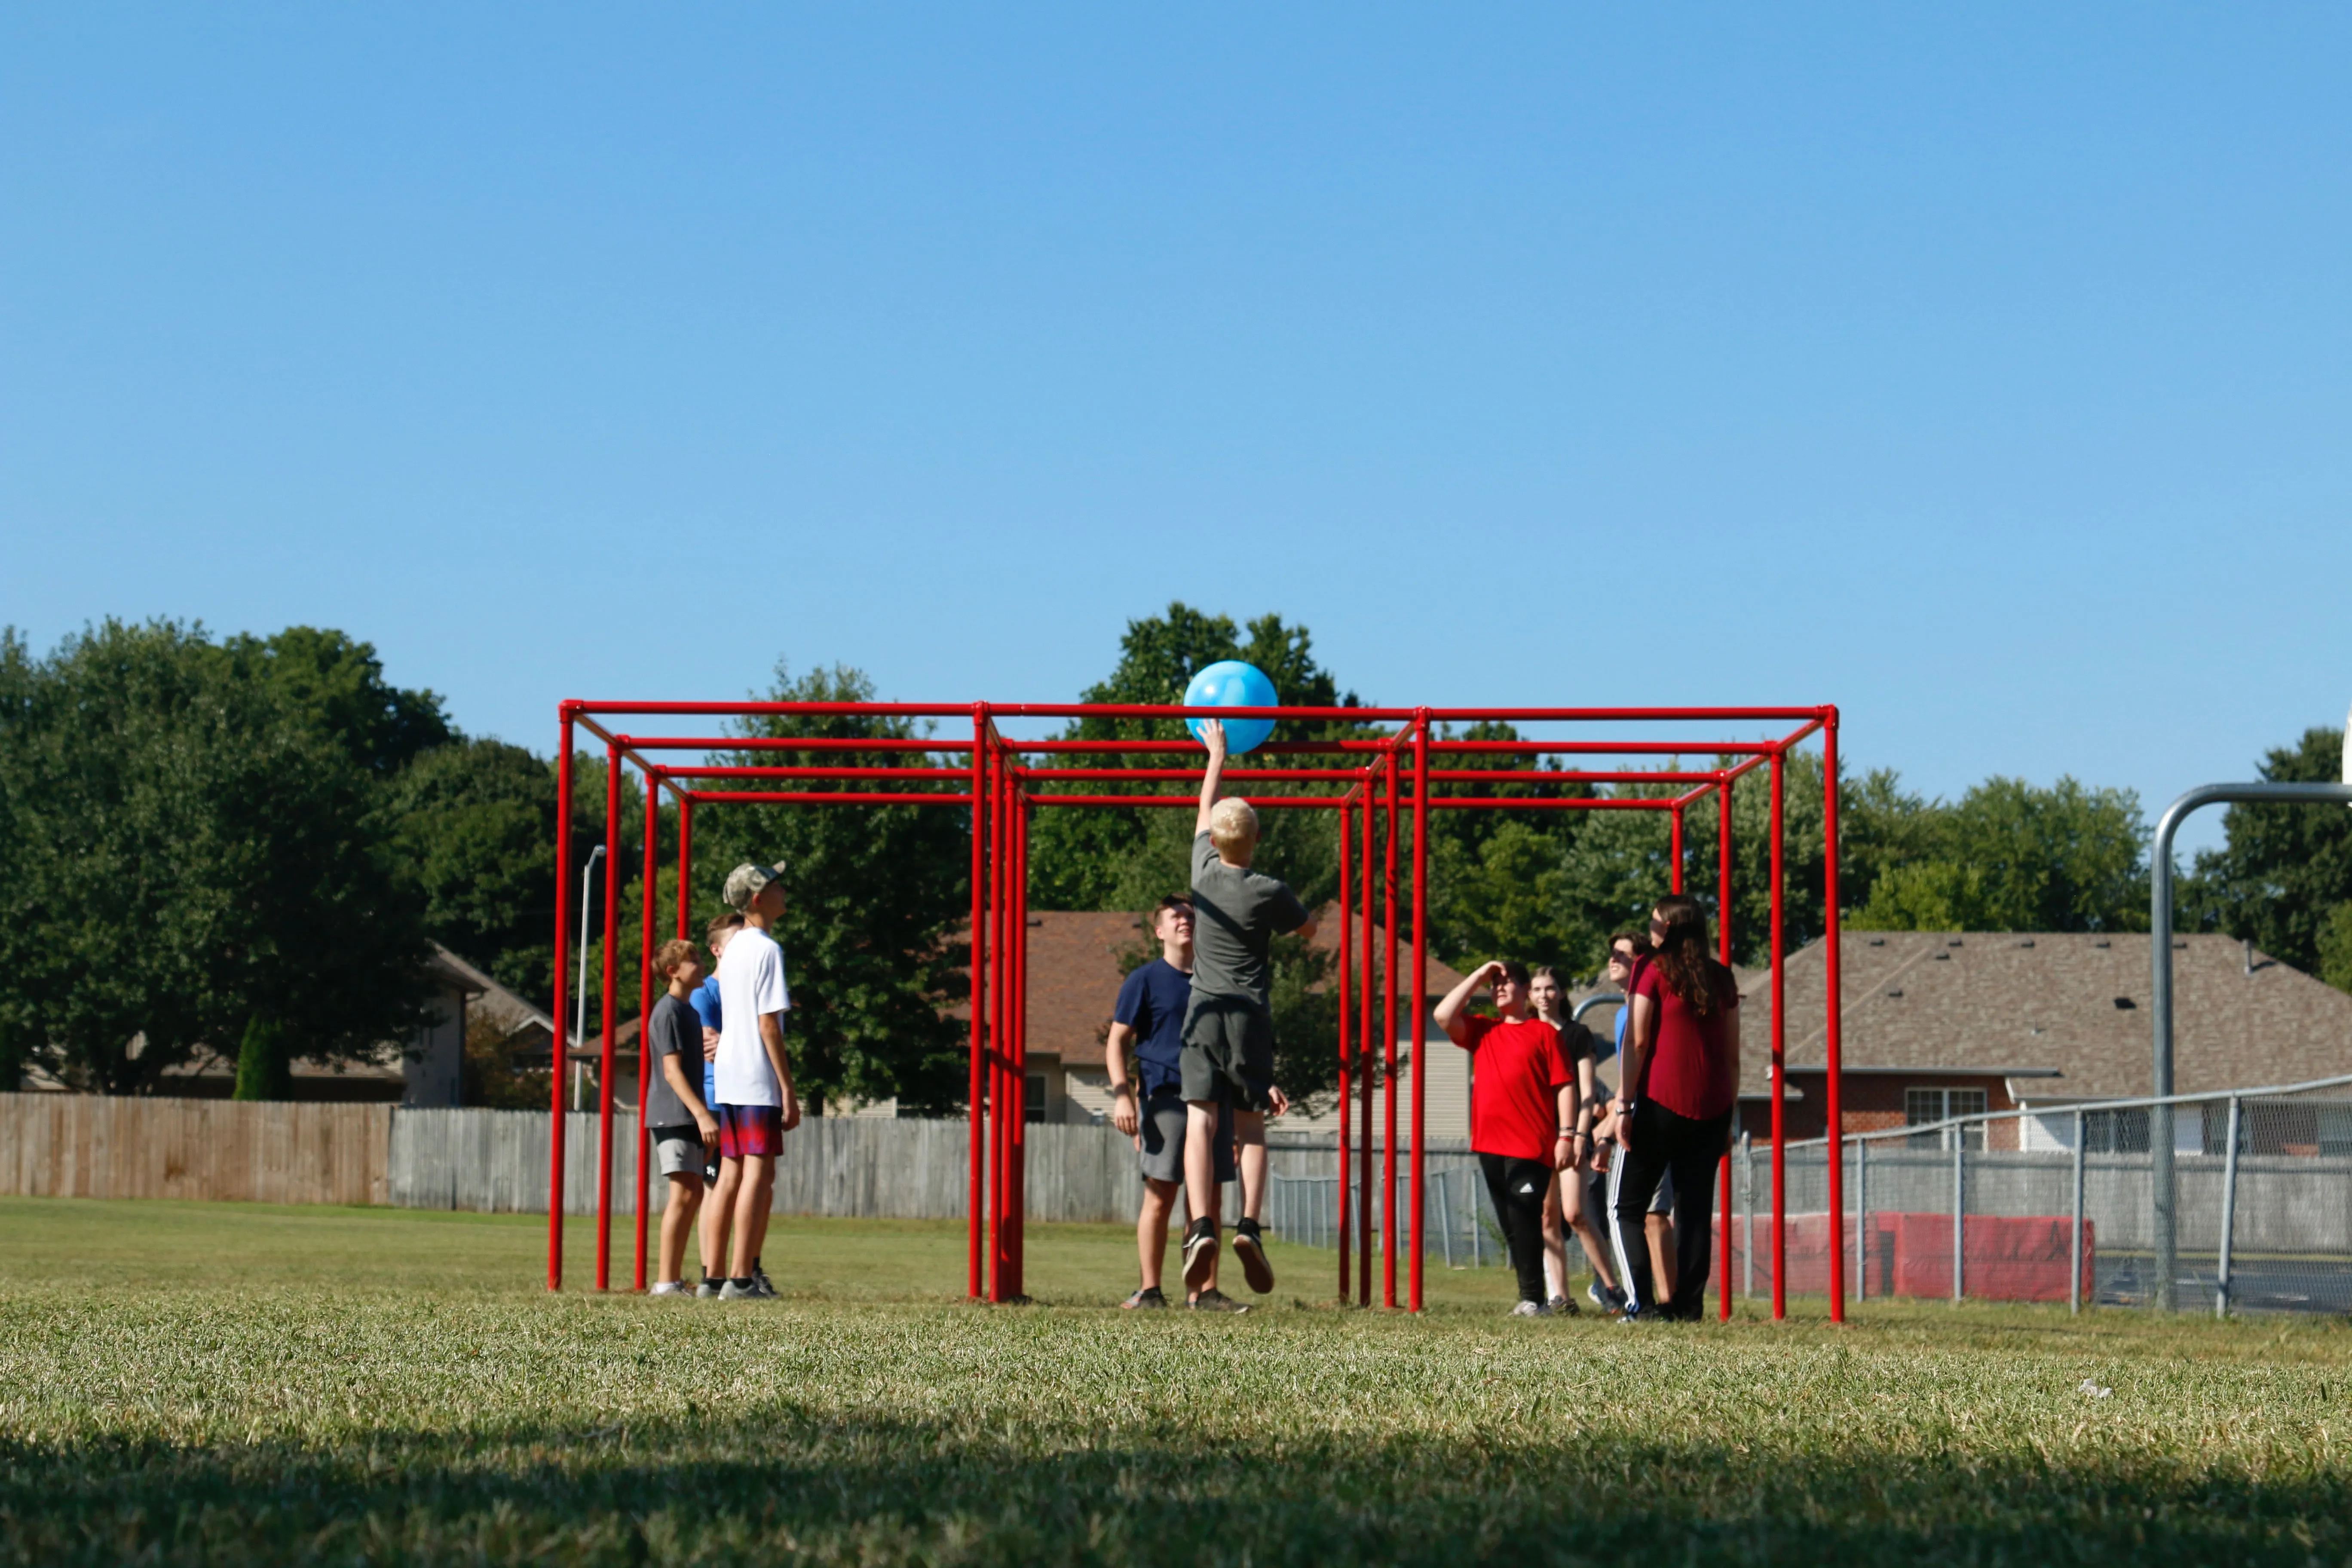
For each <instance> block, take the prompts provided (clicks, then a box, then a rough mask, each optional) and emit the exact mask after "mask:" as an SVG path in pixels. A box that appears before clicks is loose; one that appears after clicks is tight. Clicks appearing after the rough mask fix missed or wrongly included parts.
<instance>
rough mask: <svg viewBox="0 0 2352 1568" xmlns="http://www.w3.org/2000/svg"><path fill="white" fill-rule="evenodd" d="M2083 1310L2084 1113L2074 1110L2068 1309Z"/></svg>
mask: <svg viewBox="0 0 2352 1568" xmlns="http://www.w3.org/2000/svg"><path fill="white" fill-rule="evenodd" d="M2066 1310H2068V1311H2069V1312H2080V1311H2081V1310H2083V1113H2082V1112H2081V1111H2079V1110H2077V1111H2076V1112H2074V1266H2073V1267H2072V1268H2069V1269H2067V1271H2066Z"/></svg>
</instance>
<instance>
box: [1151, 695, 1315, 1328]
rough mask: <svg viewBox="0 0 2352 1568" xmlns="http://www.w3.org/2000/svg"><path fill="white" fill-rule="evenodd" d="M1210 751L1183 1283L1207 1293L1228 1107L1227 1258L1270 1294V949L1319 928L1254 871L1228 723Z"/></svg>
mask: <svg viewBox="0 0 2352 1568" xmlns="http://www.w3.org/2000/svg"><path fill="white" fill-rule="evenodd" d="M1201 733H1202V741H1203V742H1204V743H1205V744H1206V745H1207V747H1208V751H1209V767H1208V772H1207V773H1204V774H1203V775H1202V779H1201V809H1200V813H1199V815H1198V816H1195V817H1194V818H1193V820H1192V835H1193V837H1192V908H1193V912H1194V921H1195V929H1194V931H1193V935H1192V1001H1191V1003H1190V1004H1189V1005H1187V1007H1186V1009H1185V1013H1184V1048H1183V1053H1182V1056H1181V1060H1180V1065H1179V1073H1180V1077H1181V1087H1182V1091H1183V1095H1184V1102H1185V1108H1186V1109H1185V1130H1184V1196H1185V1201H1186V1204H1187V1205H1188V1206H1189V1207H1190V1208H1191V1209H1192V1225H1191V1226H1189V1227H1188V1228H1187V1229H1186V1231H1185V1233H1184V1283H1185V1284H1186V1285H1188V1286H1190V1287H1191V1288H1192V1289H1202V1288H1203V1287H1205V1286H1206V1285H1207V1283H1208V1281H1209V1279H1210V1276H1211V1271H1212V1269H1213V1268H1214V1267H1215V1264H1216V1258H1217V1168H1216V1152H1217V1142H1218V1140H1217V1111H1218V1107H1219V1105H1220V1104H1221V1103H1225V1102H1229V1103H1230V1104H1231V1105H1232V1107H1233V1118H1234V1142H1237V1143H1238V1144H1240V1146H1241V1161H1240V1164H1241V1178H1242V1217H1241V1222H1240V1223H1239V1224H1238V1225H1236V1226H1234V1253H1235V1254H1236V1255H1238V1256H1239V1257H1240V1258H1241V1260H1242V1272H1243V1274H1244V1275H1245V1276H1246V1277H1247V1278H1248V1279H1249V1285H1250V1289H1253V1290H1255V1291H1256V1292H1257V1293H1258V1294H1260V1295H1264V1294H1265V1293H1266V1292H1267V1291H1269V1290H1271V1289H1274V1268H1273V1265H1271V1264H1270V1263H1268V1262H1267V1261H1266V1256H1265V1242H1264V1241H1263V1240H1262V1239H1261V1237H1259V1235H1258V1211H1259V1207H1260V1205H1263V1204H1264V1203H1265V1119H1266V1115H1267V1113H1268V1112H1272V1113H1273V1114H1274V1115H1276V1116H1279V1115H1281V1114H1282V1113H1283V1112H1284V1111H1286V1110H1289V1109H1290V1101H1289V1100H1287V1099H1286V1098H1285V1097H1284V1095H1283V1092H1282V1090H1280V1089H1276V1087H1275V1084H1274V1011H1273V1008H1272V1005H1271V994H1272V991H1273V988H1274V974H1273V970H1272V968H1271V966H1270V965H1269V964H1268V963H1267V961H1266V945H1267V943H1269V942H1271V941H1272V940H1273V939H1274V938H1275V937H1276V935H1278V934H1283V933H1286V932H1297V934H1298V935H1299V936H1300V937H1302V938H1306V939H1307V940H1310V941H1311V940H1312V939H1313V938H1314V935H1315V921H1314V920H1313V918H1312V917H1310V916H1309V915H1308V914H1307V908H1306V906H1305V905H1303V904H1301V903H1300V902H1299V901H1298V895H1297V894H1296V893H1294V892H1292V891H1291V890H1290V889H1289V888H1288V887H1287V886H1286V885H1285V884H1284V883H1283V882H1282V881H1281V880H1280V879H1277V878H1274V877H1267V876H1263V875H1261V874H1260V873H1258V872H1256V871H1253V870H1251V869H1250V861H1251V859H1252V858H1255V855H1256V854H1257V839H1258V826H1257V813H1256V812H1255V811H1253V810H1251V809H1250V804H1249V802H1247V801H1245V800H1219V799H1218V798H1217V785H1218V783H1219V781H1220V779H1221V777H1222V776H1223V773H1224V768H1225V727H1224V725H1223V723H1221V722H1220V721H1217V720H1214V719H1211V720H1208V721H1205V722H1203V723H1202V726H1201Z"/></svg>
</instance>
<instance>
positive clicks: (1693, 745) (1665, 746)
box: [1429, 741, 1786, 757]
mask: <svg viewBox="0 0 2352 1568" xmlns="http://www.w3.org/2000/svg"><path fill="white" fill-rule="evenodd" d="M1785 743H1786V742H1780V741H1432V742H1430V743H1429V749H1430V750H1431V751H1433V752H1506V753H1508V752H1516V753H1517V754H1519V755H1522V756H1538V755H1550V754H1558V755H1562V756H1570V755H1575V756H1588V757H1591V756H1601V757H1606V756H1612V755H1615V754H1617V753H1620V752H1622V753H1623V754H1625V755H1627V756H1633V755H1636V754H1639V755H1643V756H1656V755H1660V754H1664V755H1667V756H1694V755H1697V754H1699V753H1702V752H1714V753H1716V754H1717V755H1719V756H1729V757H1745V756H1750V755H1753V756H1759V757H1769V756H1770V755H1771V754H1772V753H1773V752H1777V751H1779V750H1780V747H1781V746H1782V745H1784V744H1785Z"/></svg>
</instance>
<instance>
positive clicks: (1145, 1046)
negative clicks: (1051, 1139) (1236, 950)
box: [1103, 898, 1249, 1312]
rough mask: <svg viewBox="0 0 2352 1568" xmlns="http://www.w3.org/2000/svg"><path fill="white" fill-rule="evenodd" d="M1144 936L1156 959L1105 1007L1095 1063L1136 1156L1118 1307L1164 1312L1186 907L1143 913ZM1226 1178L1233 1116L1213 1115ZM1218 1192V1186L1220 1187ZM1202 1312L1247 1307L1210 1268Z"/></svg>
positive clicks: (1174, 1181)
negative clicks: (1137, 1206)
mask: <svg viewBox="0 0 2352 1568" xmlns="http://www.w3.org/2000/svg"><path fill="white" fill-rule="evenodd" d="M1151 934H1152V936H1153V937H1154V938H1156V939H1157V940H1158V941H1159V943H1160V956H1159V957H1157V958H1155V959H1153V960H1152V961H1151V962H1150V963H1146V964H1143V965H1142V966H1140V967H1139V968H1138V969H1137V970H1136V971H1135V972H1134V973H1131V974H1129V976H1128V977H1127V980H1126V982H1125V984H1121V985H1120V986H1119V988H1118V1005H1117V1006H1116V1007H1114V1008H1113V1009H1112V1010H1111V1025H1110V1033H1109V1035H1108V1037H1107V1038H1106V1039H1105V1040H1104V1042H1103V1065H1104V1066H1105V1067H1106V1068H1108V1069H1109V1072H1110V1089H1111V1096H1112V1107H1111V1113H1110V1119H1111V1124H1112V1125H1113V1126H1115V1127H1117V1128H1118V1130H1119V1131H1121V1132H1124V1133H1126V1134H1127V1135H1128V1136H1129V1137H1130V1138H1132V1139H1134V1140H1135V1146H1136V1148H1137V1150H1138V1151H1139V1152H1140V1153H1141V1154H1142V1156H1143V1209H1142V1212H1141V1213H1140V1214H1139V1215H1137V1216H1136V1221H1135V1250H1136V1255H1137V1258H1138V1259H1139V1262H1140V1264H1141V1266H1142V1273H1143V1282H1142V1285H1141V1288H1140V1289H1138V1290H1137V1291H1136V1292H1135V1294H1134V1295H1132V1296H1129V1298H1128V1299H1127V1300H1125V1301H1123V1302H1121V1303H1120V1305H1121V1306H1125V1307H1165V1306H1166V1305H1168V1298H1167V1297H1166V1296H1165V1295H1163V1294H1162V1293H1161V1291H1160V1264H1161V1262H1162V1260H1163V1259H1164V1258H1166V1256H1167V1252H1168V1217H1169V1215H1170V1214H1171V1212H1173V1210H1174V1209H1175V1206H1176V1194H1177V1193H1178V1192H1179V1191H1181V1189H1182V1187H1183V1184H1184V1128H1185V1110H1184V1094H1183V1087H1182V1077H1183V1075H1182V1071H1181V1058H1182V1056H1183V1051H1184V1010H1185V1008H1186V1007H1187V1006H1188V1005H1190V1004H1191V1002H1192V902H1191V901H1190V900H1185V899H1178V898H1167V899H1162V900H1160V906H1159V908H1157V909H1155V910H1152V911H1151ZM1129 1046H1132V1047H1134V1049H1135V1068H1136V1076H1137V1077H1138V1078H1139V1079H1142V1080H1143V1092H1142V1096H1141V1103H1140V1105H1139V1104H1138V1101H1137V1095H1136V1091H1135V1088H1134V1086H1133V1085H1131V1084H1129V1082H1128V1079H1127V1052H1128V1047H1129ZM1233 1179H1234V1155H1233V1116H1232V1113H1231V1112H1230V1110H1228V1111H1227V1112H1226V1113H1225V1114H1224V1115H1223V1116H1222V1117H1220V1118H1219V1121H1218V1127H1217V1180H1218V1182H1219V1183H1220V1184H1223V1183H1225V1182H1230V1181H1232V1180H1233ZM1220 1194H1221V1195H1222V1188H1221V1189H1220ZM1185 1304H1186V1305H1187V1306H1190V1307H1192V1308H1195V1309H1197V1310H1202V1311H1209V1312H1241V1311H1247V1310H1249V1309H1248V1308H1246V1307H1244V1306H1243V1305H1242V1304H1241V1303H1239V1302H1238V1301H1235V1300H1233V1299H1232V1298H1231V1297H1229V1296H1227V1295H1225V1293H1224V1292H1223V1291H1222V1290H1219V1289H1217V1276H1216V1271H1215V1269H1214V1268H1212V1269H1211V1270H1210V1273H1209V1277H1208V1279H1207V1281H1206V1282H1205V1283H1204V1284H1203V1285H1202V1288H1201V1289H1199V1290H1198V1291H1197V1292H1194V1293H1193V1294H1192V1296H1191V1298H1190V1300H1187V1302H1186V1303H1185Z"/></svg>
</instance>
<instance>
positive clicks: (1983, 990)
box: [1740, 931, 2352, 1102]
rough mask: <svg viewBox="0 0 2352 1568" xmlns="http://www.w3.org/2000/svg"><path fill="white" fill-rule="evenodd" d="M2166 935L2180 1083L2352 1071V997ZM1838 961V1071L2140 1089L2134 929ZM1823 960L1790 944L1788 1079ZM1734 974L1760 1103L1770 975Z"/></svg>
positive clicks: (2139, 946) (1914, 940)
mask: <svg viewBox="0 0 2352 1568" xmlns="http://www.w3.org/2000/svg"><path fill="white" fill-rule="evenodd" d="M2172 942H2173V948H2174V952H2173V955H2172V972H2173V1078H2174V1088H2175V1091H2176V1092H2178V1093H2181V1094H2197V1093H2201V1092H2205V1091H2208V1090H2213V1089H2242V1088H2249V1087H2252V1086H2254V1085H2257V1084H2272V1083H2294V1082H2299V1081H2302V1080H2305V1079H2318V1078H2330V1077H2334V1076H2336V1075H2338V1074H2347V1073H2352V995H2347V994H2345V993H2343V992H2341V991H2338V990H2336V988H2335V987H2334V986H2332V985H2329V984H2325V983H2324V982H2322V981H2320V980H2317V979H2315V978H2314V977H2313V976H2311V975H2308V974H2305V973H2303V972H2302V971H2301V970H2298V969H2294V968H2290V967H2289V966H2288V965H2286V964H2284V963H2280V962H2279V961H2278V960H2276V959H2273V958H2270V957H2268V956H2266V955H2264V954H2263V953H2261V952H2254V953H2253V967H2252V972H2251V973H2249V972H2248V969H2247V952H2248V951H2249V950H2248V949H2247V948H2246V946H2245V945H2244V944H2243V943H2242V942H2238V941H2236V940H2235V939H2233V938H2231V937H2225V936H2201V935H2200V936H2176V937H2174V938H2173V939H2172ZM1839 957H1840V970H1841V973H1840V975H1839V979H1840V986H1839V989H1840V990H1841V991H1842V992H1843V994H1844V1004H1845V1005H1844V1016H1843V1020H1842V1027H1841V1034H1840V1047H1841V1050H1840V1055H1841V1056H1842V1058H1843V1061H1844V1063H1845V1065H1846V1066H1847V1067H1848V1068H1853V1069H1857V1070H1859V1069H1870V1070H1874V1071H1879V1070H1890V1069H1896V1068H1909V1069H1911V1070H1914V1071H1916V1072H1919V1073H1921V1074H1922V1075H1929V1074H1934V1073H1937V1072H1941V1073H1944V1074H1959V1073H1999V1074H2001V1075H2004V1076H2007V1077H2011V1078H2014V1079H2020V1080H2021V1081H2019V1082H2018V1083H2016V1084H2015V1085H2014V1086H2013V1087H2012V1089H2011V1094H2012V1096H2013V1097H2015V1098H2018V1099H2021V1100H2032V1101H2035V1102H2043V1101H2049V1100H2120V1099H2128V1098H2131V1097H2134V1096H2137V1095H2144V1094H2147V1092H2148V1091H2149V1090H2148V1083H2149V1078H2150V1071H2151V1069H2150V1064H2149V1055H2150V1050H2151V1044H2150V1033H2151V1017H2150V1015H2149V1012H2148V993H2149V988H2150V985H2151V984H2152V983H2151V981H2150V978H2149V969H2150V960H2151V954H2150V952H2149V949H2148V938H2147V936H2146V935H2137V936H2136V935H2130V934H2125V933H2117V934H2115V935H2105V936H2103V935H2099V934H2096V933H2088V932H2049V931H1850V932H1847V933H1845V935H1844V936H1843V938H1842V939H1841V942H1840V943H1839ZM1823 958H1824V949H1823V947H1822V943H1821V942H1818V941H1816V942H1811V943H1809V944H1807V945H1806V946H1805V947H1804V948H1803V949H1802V950H1801V951H1799V952H1794V953H1791V954H1790V955H1789V959H1788V963H1787V966H1786V970H1787V981H1786V984H1787V987H1788V991H1787V995H1788V1016H1787V1023H1786V1030H1787V1037H1786V1049H1787V1053H1788V1061H1789V1067H1790V1073H1791V1077H1792V1079H1793V1078H1794V1077H1795V1075H1798V1074H1801V1073H1803V1072H1804V1071H1805V1070H1806V1069H1807V1068H1811V1069H1813V1070H1815V1071H1817V1072H1818V1071H1819V1070H1820V1069H1821V1068H1822V1066H1823V1064H1824V1061H1825V1057H1824V1045H1823V1041H1824V1036H1825V1032H1826V1031H1825V1021H1824V1019H1823V1016H1822V1013H1823V1002H1824V999H1825V997H1826V995H1827V987H1826V985H1825V984H1824V981H1825V978H1826V971H1825V967H1824V964H1823ZM1742 978H1743V984H1742V986H1741V1002H1742V1010H1743V1013H1744V1014H1745V1018H1744V1021H1743V1027H1742V1030H1741V1037H1742V1046H1743V1048H1742V1050H1741V1052H1740V1092H1741V1094H1743V1095H1752V1096H1755V1097H1758V1098H1762V1097H1764V1096H1765V1094H1766V1093H1767V1084H1766V1079H1765V1067H1766V1064H1767V1062H1768V1060H1769V1022H1768V1020H1769V1016H1770V1015H1769V996H1770V985H1771V979H1770V974H1769V971H1768V972H1765V973H1759V974H1757V975H1755V976H1753V977H1748V976H1743V977H1742ZM2119 998H2120V999H2121V1002H2119V1001H2118V999H2119ZM2123 1002H2127V1003H2128V1004H2129V1005H2127V1006H2126V1005H2121V1003H2123ZM1794 1087H1796V1088H1797V1089H1800V1090H1802V1089H1803V1087H1804V1086H1803V1084H1802V1083H1801V1081H1800V1082H1797V1083H1796V1084H1795V1085H1794Z"/></svg>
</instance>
